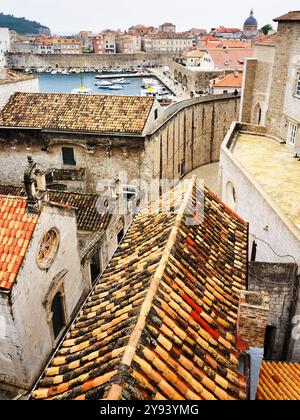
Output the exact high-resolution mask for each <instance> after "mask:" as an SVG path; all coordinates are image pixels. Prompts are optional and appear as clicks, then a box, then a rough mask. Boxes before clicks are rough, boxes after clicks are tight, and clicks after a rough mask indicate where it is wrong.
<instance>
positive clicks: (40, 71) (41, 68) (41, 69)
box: [36, 67, 46, 73]
mask: <svg viewBox="0 0 300 420" xmlns="http://www.w3.org/2000/svg"><path fill="white" fill-rule="evenodd" d="M45 71H46V69H45V68H44V67H39V68H38V69H37V71H36V72H37V73H45Z"/></svg>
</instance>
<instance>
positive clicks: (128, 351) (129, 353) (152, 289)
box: [107, 176, 196, 401]
mask: <svg viewBox="0 0 300 420" xmlns="http://www.w3.org/2000/svg"><path fill="white" fill-rule="evenodd" d="M195 186H196V176H193V177H192V179H191V180H190V182H189V184H188V186H187V190H186V192H185V194H184V197H183V200H182V203H181V205H180V208H179V210H178V214H177V217H176V219H175V222H174V226H173V227H172V229H171V232H170V236H169V239H168V241H167V243H166V245H165V249H164V252H163V254H162V257H161V259H160V262H159V264H158V266H157V268H156V271H155V273H154V275H153V277H152V280H151V283H150V286H149V289H148V292H147V294H146V297H145V299H144V302H143V304H142V305H141V309H140V314H139V316H138V319H137V322H136V324H135V326H134V328H133V331H132V333H131V335H130V338H129V341H128V344H127V346H126V347H125V351H124V354H123V358H122V360H121V365H126V366H128V367H130V366H131V363H132V361H133V358H134V356H135V354H136V350H137V346H138V344H139V341H140V339H141V336H142V332H143V330H144V328H145V326H146V319H147V316H148V314H149V312H150V310H151V307H152V303H153V300H154V297H155V295H156V293H157V291H158V288H159V284H160V282H161V279H162V276H163V274H164V272H165V268H166V265H167V262H168V260H169V257H170V255H171V250H172V248H173V246H174V244H175V241H176V238H177V235H178V231H179V227H180V226H181V223H182V220H183V217H184V214H185V210H186V208H187V206H188V202H189V199H190V198H191V197H192V192H193V189H194V187H195ZM122 389H123V387H122V384H113V385H112V386H111V388H110V390H109V392H108V395H107V400H112V401H116V400H119V399H120V398H121V393H122Z"/></svg>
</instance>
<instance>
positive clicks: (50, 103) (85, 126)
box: [0, 93, 154, 134]
mask: <svg viewBox="0 0 300 420" xmlns="http://www.w3.org/2000/svg"><path fill="white" fill-rule="evenodd" d="M153 104H154V99H153V98H147V97H138V96H105V95H72V94H56V93H15V94H14V95H12V96H11V97H10V99H9V101H8V102H7V104H6V105H5V107H4V108H3V109H2V110H1V112H0V126H4V127H20V128H22V127H26V128H28V127H30V128H36V129H49V130H58V131H80V132H87V131H92V132H99V133H129V134H141V133H142V132H143V130H144V127H145V125H146V122H147V120H148V117H149V115H150V112H151V109H152V106H153Z"/></svg>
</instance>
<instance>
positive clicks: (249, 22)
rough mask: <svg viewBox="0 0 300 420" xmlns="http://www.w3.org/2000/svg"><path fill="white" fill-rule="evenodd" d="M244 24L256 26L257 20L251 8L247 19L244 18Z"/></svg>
mask: <svg viewBox="0 0 300 420" xmlns="http://www.w3.org/2000/svg"><path fill="white" fill-rule="evenodd" d="M245 26H258V23H257V20H256V19H255V17H254V13H253V10H251V13H250V16H249V17H248V19H246V20H245V23H244V27H245Z"/></svg>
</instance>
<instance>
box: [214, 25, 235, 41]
mask: <svg viewBox="0 0 300 420" xmlns="http://www.w3.org/2000/svg"><path fill="white" fill-rule="evenodd" d="M210 35H211V36H214V37H218V38H224V39H241V37H242V35H243V32H242V30H241V29H239V28H225V27H224V26H220V27H219V28H216V29H212V30H211V32H210Z"/></svg>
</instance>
